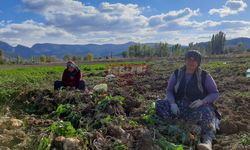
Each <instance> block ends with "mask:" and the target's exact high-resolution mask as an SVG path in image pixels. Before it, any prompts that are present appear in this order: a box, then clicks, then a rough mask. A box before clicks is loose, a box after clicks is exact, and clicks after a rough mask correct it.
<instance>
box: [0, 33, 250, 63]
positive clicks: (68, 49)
mask: <svg viewBox="0 0 250 150" xmlns="http://www.w3.org/2000/svg"><path fill="white" fill-rule="evenodd" d="M241 42H242V43H243V44H244V46H245V48H250V38H243V37H241V38H235V39H231V40H227V41H226V46H236V45H237V44H239V43H241ZM133 44H135V42H128V43H125V44H103V45H98V44H86V45H67V44H51V43H43V44H35V45H33V46H32V47H26V46H23V45H17V46H11V45H9V44H8V43H6V42H2V41H0V49H2V50H3V52H4V54H5V55H6V56H11V57H15V56H21V57H23V58H31V57H32V56H41V55H46V56H55V57H57V58H63V56H64V55H66V54H69V55H75V56H86V55H87V54H88V53H92V54H93V55H94V56H95V57H100V56H110V55H111V53H112V55H113V56H115V55H117V56H119V55H121V53H122V51H125V50H127V49H128V47H129V46H130V45H133ZM146 44H147V45H153V44H154V43H146ZM197 44H198V45H199V46H202V47H206V46H207V45H208V42H201V43H197Z"/></svg>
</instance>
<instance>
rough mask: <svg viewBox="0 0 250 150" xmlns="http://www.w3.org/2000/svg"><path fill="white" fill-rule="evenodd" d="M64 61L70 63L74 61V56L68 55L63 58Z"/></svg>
mask: <svg viewBox="0 0 250 150" xmlns="http://www.w3.org/2000/svg"><path fill="white" fill-rule="evenodd" d="M63 60H64V61H70V60H72V56H71V55H69V54H66V55H64V56H63Z"/></svg>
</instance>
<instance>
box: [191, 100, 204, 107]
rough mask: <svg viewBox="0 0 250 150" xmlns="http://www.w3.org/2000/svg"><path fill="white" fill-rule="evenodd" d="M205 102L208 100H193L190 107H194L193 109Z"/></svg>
mask: <svg viewBox="0 0 250 150" xmlns="http://www.w3.org/2000/svg"><path fill="white" fill-rule="evenodd" d="M204 104H206V100H200V99H198V100H195V101H193V102H192V103H191V104H190V105H189V107H190V108H192V109H195V108H199V107H200V106H202V105H204Z"/></svg>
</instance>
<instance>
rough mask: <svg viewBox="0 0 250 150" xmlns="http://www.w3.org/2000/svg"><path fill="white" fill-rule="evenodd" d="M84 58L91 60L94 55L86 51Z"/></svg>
mask: <svg viewBox="0 0 250 150" xmlns="http://www.w3.org/2000/svg"><path fill="white" fill-rule="evenodd" d="M85 60H87V61H93V60H94V55H93V54H92V53H88V54H87V56H86V59H85Z"/></svg>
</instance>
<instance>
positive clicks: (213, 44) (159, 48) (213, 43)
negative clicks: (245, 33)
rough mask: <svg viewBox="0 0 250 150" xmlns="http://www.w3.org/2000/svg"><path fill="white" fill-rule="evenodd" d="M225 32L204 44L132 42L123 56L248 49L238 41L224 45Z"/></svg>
mask: <svg viewBox="0 0 250 150" xmlns="http://www.w3.org/2000/svg"><path fill="white" fill-rule="evenodd" d="M225 42H226V34H225V33H223V32H222V31H220V32H219V33H217V34H214V35H212V38H211V40H210V41H209V42H207V43H205V44H204V45H202V44H200V43H196V44H194V43H193V42H192V43H189V44H188V46H181V44H175V45H172V46H170V45H169V44H168V43H167V42H160V43H156V44H154V45H150V44H140V43H137V44H134V45H131V46H129V48H128V49H127V50H126V51H123V52H122V56H123V57H130V58H131V57H168V56H180V55H183V54H184V53H185V52H186V51H187V50H191V49H195V50H198V51H200V52H201V53H202V54H205V55H210V54H225V53H231V52H234V51H238V52H239V51H250V49H246V48H245V46H244V44H243V43H242V42H241V43H238V45H236V46H227V47H226V46H225Z"/></svg>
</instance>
